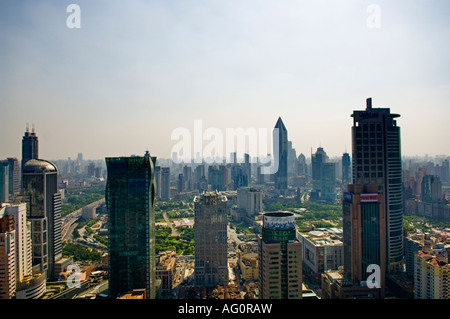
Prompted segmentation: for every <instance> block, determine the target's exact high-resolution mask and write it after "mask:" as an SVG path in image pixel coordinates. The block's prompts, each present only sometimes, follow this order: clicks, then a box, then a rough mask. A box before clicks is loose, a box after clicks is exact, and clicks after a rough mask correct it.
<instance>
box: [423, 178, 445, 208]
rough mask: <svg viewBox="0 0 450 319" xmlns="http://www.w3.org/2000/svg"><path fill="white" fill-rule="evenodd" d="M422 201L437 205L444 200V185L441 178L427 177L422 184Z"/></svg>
mask: <svg viewBox="0 0 450 319" xmlns="http://www.w3.org/2000/svg"><path fill="white" fill-rule="evenodd" d="M421 190H422V194H421V197H422V201H423V202H426V203H437V202H439V201H440V200H441V199H442V183H441V179H440V178H439V176H436V175H425V176H424V177H423V179H422V183H421Z"/></svg>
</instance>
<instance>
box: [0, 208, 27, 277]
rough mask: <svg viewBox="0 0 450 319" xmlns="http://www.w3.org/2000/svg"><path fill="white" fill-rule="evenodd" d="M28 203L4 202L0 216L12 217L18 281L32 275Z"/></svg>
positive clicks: (0, 209)
mask: <svg viewBox="0 0 450 319" xmlns="http://www.w3.org/2000/svg"><path fill="white" fill-rule="evenodd" d="M26 213H27V209H26V204H25V203H22V204H3V205H2V206H1V207H0V218H4V217H12V218H13V224H12V226H13V228H14V230H15V232H14V241H15V248H14V249H15V264H14V265H15V267H16V279H17V282H22V281H23V280H24V278H25V277H28V276H31V275H32V255H31V222H30V221H27V216H26Z"/></svg>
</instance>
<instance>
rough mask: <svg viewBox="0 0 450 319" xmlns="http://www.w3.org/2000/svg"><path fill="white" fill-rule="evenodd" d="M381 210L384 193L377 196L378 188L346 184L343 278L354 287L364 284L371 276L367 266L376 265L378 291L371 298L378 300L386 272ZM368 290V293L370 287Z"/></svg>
mask: <svg viewBox="0 0 450 319" xmlns="http://www.w3.org/2000/svg"><path fill="white" fill-rule="evenodd" d="M384 208H385V205H384V198H383V194H382V193H379V191H378V187H377V185H353V184H349V185H348V192H345V193H344V201H343V239H344V240H343V241H344V242H343V244H344V274H345V278H346V279H347V280H349V281H350V282H352V284H353V285H356V286H359V285H360V283H361V282H366V281H367V278H368V277H369V276H370V274H371V273H372V270H370V269H371V268H368V267H369V266H370V265H372V266H373V265H376V266H379V270H380V272H379V274H378V275H379V278H378V280H379V281H378V284H379V288H380V290H379V291H377V292H376V293H375V292H374V293H373V295H377V296H379V297H380V298H383V297H384V290H385V285H384V283H385V273H386V271H385V269H386V260H385V259H386V243H385V241H386V234H385V229H386V221H385V212H384ZM369 270H370V271H369ZM361 286H364V285H361ZM366 286H367V285H366ZM362 288H364V287H362ZM367 288H368V290H367V291H368V292H370V289H371V287H369V286H367Z"/></svg>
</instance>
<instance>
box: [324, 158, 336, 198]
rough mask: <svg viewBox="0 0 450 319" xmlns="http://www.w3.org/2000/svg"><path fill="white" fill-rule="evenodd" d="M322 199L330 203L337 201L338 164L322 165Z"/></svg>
mask: <svg viewBox="0 0 450 319" xmlns="http://www.w3.org/2000/svg"><path fill="white" fill-rule="evenodd" d="M320 199H321V200H324V201H326V202H330V203H333V202H334V201H335V200H336V163H322V170H321V177H320Z"/></svg>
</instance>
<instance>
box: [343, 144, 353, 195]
mask: <svg viewBox="0 0 450 319" xmlns="http://www.w3.org/2000/svg"><path fill="white" fill-rule="evenodd" d="M351 167H352V161H351V159H350V154H348V153H347V152H345V153H344V154H343V155H342V184H343V185H344V189H345V188H346V187H347V184H350V183H351V176H352V171H351V169H352V168H351Z"/></svg>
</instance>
